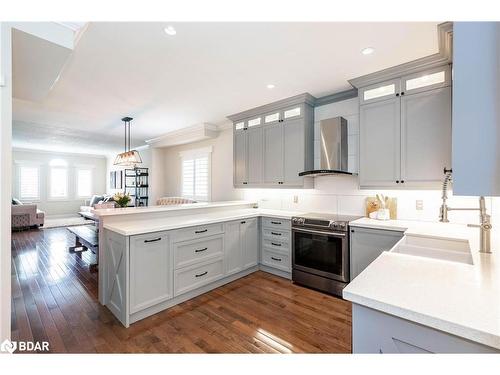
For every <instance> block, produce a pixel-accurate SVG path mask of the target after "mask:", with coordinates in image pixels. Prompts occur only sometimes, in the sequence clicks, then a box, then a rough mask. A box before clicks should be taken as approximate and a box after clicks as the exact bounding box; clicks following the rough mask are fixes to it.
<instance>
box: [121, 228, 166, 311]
mask: <svg viewBox="0 0 500 375" xmlns="http://www.w3.org/2000/svg"><path fill="white" fill-rule="evenodd" d="M170 253H171V251H170V243H169V237H168V236H167V235H166V234H164V233H160V234H156V233H153V234H150V235H140V236H133V237H131V238H130V313H134V312H137V311H140V310H142V309H145V308H147V307H150V306H153V305H155V304H157V303H160V302H162V301H165V300H167V299H170V298H172V295H173V289H172V268H173V265H172V263H171V257H170Z"/></svg>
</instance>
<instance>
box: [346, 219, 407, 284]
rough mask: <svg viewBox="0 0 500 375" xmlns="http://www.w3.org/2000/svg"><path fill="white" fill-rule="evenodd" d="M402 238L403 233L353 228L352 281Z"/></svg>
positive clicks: (351, 239)
mask: <svg viewBox="0 0 500 375" xmlns="http://www.w3.org/2000/svg"><path fill="white" fill-rule="evenodd" d="M401 238H403V232H397V231H389V230H379V229H366V228H352V229H351V235H350V252H351V258H350V259H351V264H350V272H351V275H350V277H351V280H353V279H354V278H355V277H356V276H358V275H359V274H360V273H361V272H362V271H363V270H364V269H365V268H366V267H368V266H369V265H370V263H371V262H373V261H374V260H375V259H376V258H377V257H378V256H379V255H380V254H382V252H384V251H387V250H390V249H391V248H392V247H393V246H394V245H395V244H396V243H397V242H398V241H399V240H400V239H401Z"/></svg>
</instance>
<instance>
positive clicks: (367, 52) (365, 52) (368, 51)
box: [361, 47, 375, 55]
mask: <svg viewBox="0 0 500 375" xmlns="http://www.w3.org/2000/svg"><path fill="white" fill-rule="evenodd" d="M373 52H375V49H373V48H372V47H366V48H363V49H362V50H361V53H362V54H363V55H371V54H372V53H373Z"/></svg>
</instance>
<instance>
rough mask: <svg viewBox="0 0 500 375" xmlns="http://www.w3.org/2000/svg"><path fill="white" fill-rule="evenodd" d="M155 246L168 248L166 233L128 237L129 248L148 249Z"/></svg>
mask: <svg viewBox="0 0 500 375" xmlns="http://www.w3.org/2000/svg"><path fill="white" fill-rule="evenodd" d="M157 245H163V246H168V235H167V232H155V233H148V234H139V235H137V236H131V237H130V247H131V248H134V249H141V248H150V247H154V246H157Z"/></svg>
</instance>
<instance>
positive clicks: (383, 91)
mask: <svg viewBox="0 0 500 375" xmlns="http://www.w3.org/2000/svg"><path fill="white" fill-rule="evenodd" d="M395 93H396V85H395V84H394V83H392V84H390V85H386V86H380V87H376V88H374V89H369V90H366V91H365V92H364V93H363V100H370V99H376V98H380V97H382V96H388V95H394V94H395Z"/></svg>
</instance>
